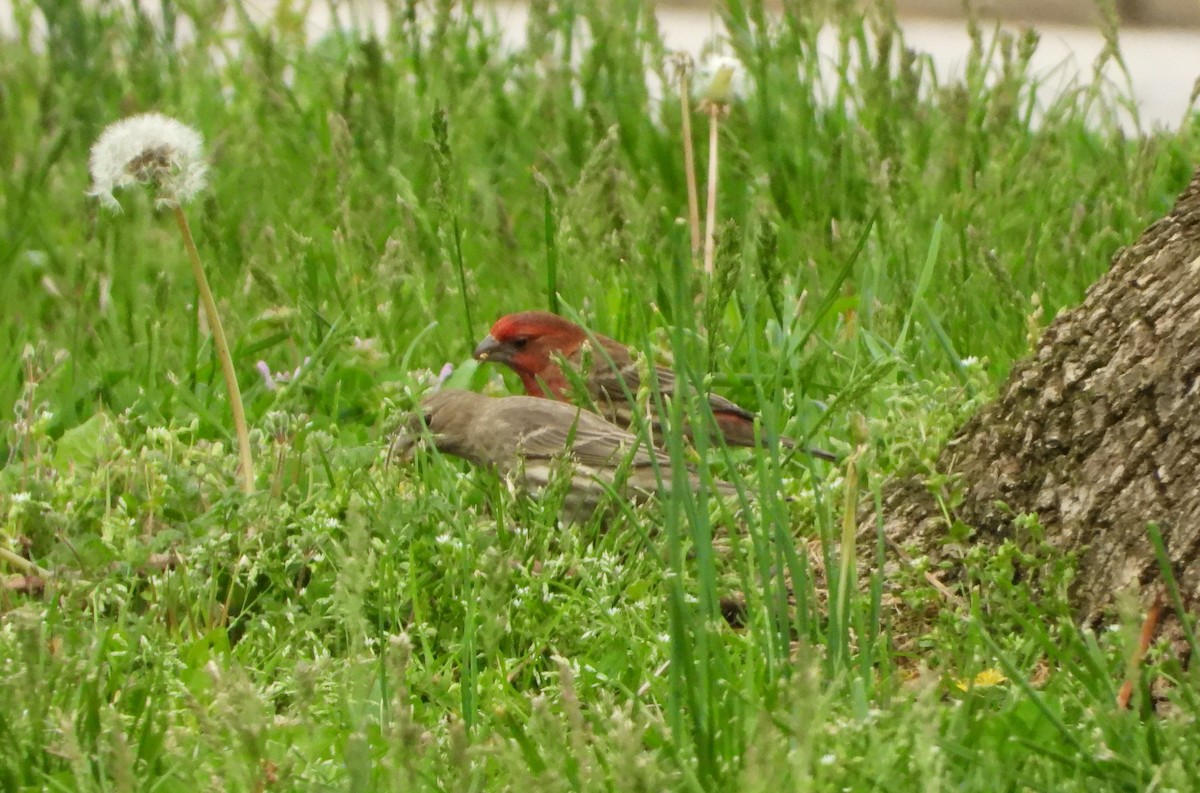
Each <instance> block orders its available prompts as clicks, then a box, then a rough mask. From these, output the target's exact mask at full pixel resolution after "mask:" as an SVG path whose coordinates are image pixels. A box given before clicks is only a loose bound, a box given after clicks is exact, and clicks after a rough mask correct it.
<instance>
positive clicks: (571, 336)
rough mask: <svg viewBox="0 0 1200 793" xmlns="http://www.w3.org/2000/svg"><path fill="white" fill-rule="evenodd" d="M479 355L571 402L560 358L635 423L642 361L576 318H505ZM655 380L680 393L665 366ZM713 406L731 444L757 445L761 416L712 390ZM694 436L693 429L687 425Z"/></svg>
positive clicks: (788, 444)
mask: <svg viewBox="0 0 1200 793" xmlns="http://www.w3.org/2000/svg"><path fill="white" fill-rule="evenodd" d="M593 339H594V340H595V342H596V343H597V344H598V345H599V346H600V350H592V351H591V355H590V358H591V361H590V366H588V367H586V369H587V370H586V371H582V370H583V369H584V368H585V367H584V365H583V357H584V351H585V350H587V349H589V348H590V345H589V344H588V343H589V342H591V341H592V340H593ZM558 356H561V359H559V358H558ZM475 357H476V358H477V359H478V360H480V361H495V362H496V363H502V364H506V365H507V366H509V367H511V368H512V369H513V371H515V372H516V373H517V374H518V375H519V376H520V378H521V383H522V385H524V386H525V393H526V394H528V395H530V396H537V397H546V396H549V397H553V398H555V399H565V400H570V399H571V397H572V389H571V384H570V382H569V381H568V378H567V376H566V375H565V374H564V372H563V370H562V368H561V367H560V366H559V360H563V361H566V363H567V364H568V365H570V366H571V367H573V368H574V369H575V370H576V371H577V372H579V378H575V379H576V380H579V379H580V378H582V381H583V382H584V383H586V386H587V397H588V399H589V400H590V401H591V403H592V404H594V405H595V406H596V409H597V410H598V411H599V412H600V413H601V414H602V415H604V416H605V417H606V418H608V419H609V420H610V421H612V422H613V423H615V424H618V425H620V426H622V427H632V425H633V422H634V410H633V405H632V404H631V403H630V400H629V398H628V396H627V395H626V394H627V393H628V394H631V395H636V394H637V391H638V386H639V385H640V384H641V375H640V374H639V373H638V365H637V362H636V361H635V360H634V359H633V356H632V355H631V354H630V351H629V348H628V347H626V346H625V345H624V344H621V343H620V342H619V341H616V340H615V339H610V338H608V337H607V336H601V335H600V334H598V333H595V334H590V335H589V333H588V332H587V331H585V330H584V329H583V328H581V327H579V326H578V325H576V324H575V323H573V322H570V321H568V320H566V319H563V318H562V317H560V316H558V315H557V314H551V313H549V312H546V311H524V312H521V313H519V314H509V315H507V316H504V317H501V318H500V319H499V320H497V321H496V324H495V325H492V331H491V333H489V334H488V335H487V336H486V337H484V339H483V341H481V342H480V343H479V346H478V347H476V348H475ZM653 372H654V378H655V380H656V381H657V384H658V389H659V391H660V393H662V395H663V397H670V396H671V395H672V394H673V393H674V391H675V374H674V372H672V371H671V370H670V369H668V368H666V367H665V366H655V367H654V368H653ZM708 405H709V407H710V408H711V409H712V413H713V418H715V419H716V422H717V429H718V430H719V431H720V433H721V435H722V436H724V438H725V443H726V444H728V445H729V446H757V445H758V443H757V442H756V441H755V437H754V425H755V422H756V421H757V419H758V417H757V416H755V415H754V414H753V413H751V412H750V411H749V410H746V409H745V408H743V407H740V406H738V405H736V404H734V403H733V402H731V401H729V400H728V399H726V398H725V397H723V396H720V395H718V394H709V396H708ZM653 412H654V408H653V405H651V407H650V413H651V415H650V416H649V418H650V421H651V428H652V430H653V431H654V437H656V438H659V437H662V436H661V429H662V422H661V421H660V420H659V419H658V417H657V416H655V415H653ZM685 431H686V433H687V435H688V437H691V429H690V428H686V430H685ZM779 443H780V444H781V445H783V446H784V447H785V448H792V447H793V446H795V445H796V442H795V441H793V440H792V439H791V438H786V437H781V438H779ZM809 453H810V454H812V455H813V456H814V457H819V458H821V459H822V460H829V461H831V462H836V461H837V456H836V455H834V454H831V453H830V452H826V451H821V450H820V449H810V450H809Z"/></svg>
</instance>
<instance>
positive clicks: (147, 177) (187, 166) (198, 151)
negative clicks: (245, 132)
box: [88, 113, 208, 211]
mask: <svg viewBox="0 0 1200 793" xmlns="http://www.w3.org/2000/svg"><path fill="white" fill-rule="evenodd" d="M88 169H89V170H90V171H91V174H92V189H91V190H89V191H88V195H91V196H95V197H96V198H98V199H100V202H101V203H102V204H104V205H105V206H106V207H108V208H109V209H113V210H116V211H119V210H120V209H121V205H120V204H119V203H117V199H116V198H114V197H113V191H114V190H116V189H118V188H121V187H128V186H130V185H134V184H153V185H155V186H156V187H157V188H158V195H157V197H156V198H155V203H156V204H157V205H158V206H165V207H177V206H179V205H180V204H186V203H187V202H188V201H190V200H191V199H192V198H193V197H194V196H195V195H196V194H197V193H199V192H200V191H201V190H203V189H204V184H205V180H204V176H205V172H206V171H207V169H208V166H207V165H206V164H205V162H204V138H202V137H201V136H200V133H199V132H197V131H196V130H194V129H192V128H191V127H189V126H187V125H186V124H183V123H181V122H179V121H176V120H175V119H173V118H170V117H168V116H164V115H162V114H161V113H146V114H144V115H140V116H131V117H129V118H126V119H122V120H120V121H117V122H115V123H113V124H109V125H108V127H106V128H105V130H104V132H102V133H100V137H99V138H97V139H96V142H95V144H93V146H92V155H91V158H90V159H89V161H88Z"/></svg>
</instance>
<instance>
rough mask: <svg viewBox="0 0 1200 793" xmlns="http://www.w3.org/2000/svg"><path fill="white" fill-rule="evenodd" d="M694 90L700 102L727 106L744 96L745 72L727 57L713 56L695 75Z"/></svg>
mask: <svg viewBox="0 0 1200 793" xmlns="http://www.w3.org/2000/svg"><path fill="white" fill-rule="evenodd" d="M695 90H696V94H697V96H698V97H699V98H700V99H701V101H706V102H711V103H713V104H716V105H728V104H730V103H732V102H733V101H734V100H736V99H740V98H742V97H743V96H745V94H746V70H745V68H744V67H743V66H742V62H741V61H739V60H738V59H737V58H734V57H731V56H729V55H713V56H711V57H709V58H708V59H707V60H705V61H704V63H703V64H702V65H701V67H700V69H699V70H698V71H697V74H696V82H695Z"/></svg>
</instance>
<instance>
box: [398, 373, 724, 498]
mask: <svg viewBox="0 0 1200 793" xmlns="http://www.w3.org/2000/svg"><path fill="white" fill-rule="evenodd" d="M419 420H420V421H421V422H422V423H423V424H424V425H425V427H426V428H428V431H429V434H430V436H431V438H432V440H433V444H434V446H436V447H437V449H438V450H439V451H440V452H442V453H444V454H450V455H453V456H455V457H461V458H463V459H465V460H468V461H470V462H472V463H474V464H476V465H480V466H485V467H489V468H492V469H494V470H496V471H497V472H498V473H499V474H500V475H501V476H502V477H505V478H511V479H513V480H515V481H516V482H517V483H518V484H519V485H521V486H522V487H523V489H525V490H526V491H527V492H528V493H529V494H530V495H532V496H535V497H537V496H539V495H540V494H541V492H542V491H543V490H544V489H545V488H546V487H547V485H549V484H550V482H551V480H552V478H553V477H554V476H555V472H556V471H559V470H569V471H570V475H571V480H570V485H569V488H568V489H567V493H566V496H565V498H564V500H563V517H564V519H565V520H568V521H572V520H583V519H586V518H587V517H588V516H589V515H591V513H592V512H594V511H595V509H596V507H598V506H599V505H600V504H601V503H603V502H604V501H605V499H607V498H608V497H609V496H610V494H615V495H617V496H618V497H622V498H626V499H629V500H630V501H633V502H637V503H640V502H644V501H647V500H649V499H650V498H651V497H652V496H655V495H658V494H660V493H662V494H664V495H666V494H669V493H670V490H671V486H672V475H671V474H672V466H671V458H670V457H669V456H667V455H666V454H665V453H663V452H661V451H659V450H658V449H654V448H653V447H647V446H646V445H645V444H643V443H642V442H641V441H640V440H639V439H638V438H637V436H635V435H634V434H633V433H631V432H629V431H628V430H626V429H623V428H621V427H618V426H616V425H615V424H612V423H610V422H608V421H606V420H605V419H603V418H602V417H600V416H598V415H596V414H595V413H592V412H590V411H588V410H584V409H582V408H579V407H575V406H574V405H570V404H568V403H566V402H558V401H555V400H549V399H538V398H535V397H529V396H507V397H489V396H485V395H483V394H477V393H475V392H473V391H459V390H455V389H442V390H439V391H435V392H434V393H432V394H430V395H429V396H427V397H425V398H424V399H423V400H422V401H421V415H420V419H419ZM415 440H416V438H415V437H411V436H410V437H409V438H407V439H404V441H407V442H406V443H405V442H404V441H401V442H398V445H400V446H403V445H411V444H412V443H413V442H415ZM656 468H657V469H658V470H657V471H656V470H655V469H656ZM687 480H688V486H689V487H690V488H691V489H692V490H693V491H699V490H700V488H701V484H700V479H699V477H697V476H696V474H695V473H694V472H692V471H688V472H687ZM710 487H711V489H712V490H714V491H715V492H716V493H717V494H719V495H721V496H732V495H736V493H737V490H736V489H735V488H734V486H733V485H731V484H729V483H728V482H723V481H720V480H715V481H713V482H712V484H711V486H710Z"/></svg>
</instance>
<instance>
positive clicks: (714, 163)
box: [704, 102, 721, 275]
mask: <svg viewBox="0 0 1200 793" xmlns="http://www.w3.org/2000/svg"><path fill="white" fill-rule="evenodd" d="M707 104H708V205H707V207H706V212H705V218H704V272H705V274H706V275H712V273H713V261H714V260H715V259H716V256H717V232H716V225H717V175H718V173H719V170H720V169H719V165H720V163H719V161H718V159H717V140H718V138H719V132H720V129H721V106H720V104H718V103H716V102H709V103H707Z"/></svg>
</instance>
